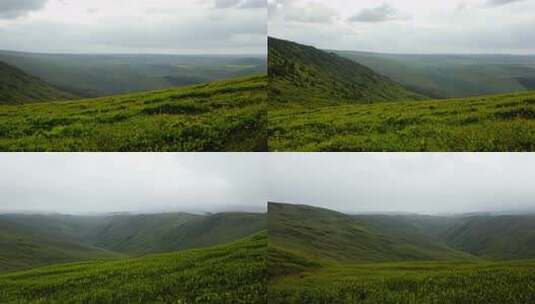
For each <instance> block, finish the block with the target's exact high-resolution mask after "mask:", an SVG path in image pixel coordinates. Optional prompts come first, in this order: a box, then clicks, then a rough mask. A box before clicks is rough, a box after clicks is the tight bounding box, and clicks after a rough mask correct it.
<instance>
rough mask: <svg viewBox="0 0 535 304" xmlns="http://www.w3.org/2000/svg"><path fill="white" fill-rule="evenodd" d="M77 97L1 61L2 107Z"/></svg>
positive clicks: (0, 95)
mask: <svg viewBox="0 0 535 304" xmlns="http://www.w3.org/2000/svg"><path fill="white" fill-rule="evenodd" d="M74 98H76V96H74V95H73V94H70V93H66V92H62V91H60V90H58V89H57V88H55V87H53V86H51V85H49V84H48V83H45V82H44V81H42V80H41V79H39V78H37V77H34V76H31V75H28V74H26V73H24V72H23V71H22V70H20V69H18V68H16V67H14V66H11V65H9V64H6V63H4V62H1V61H0V105H1V104H20V103H30V102H40V101H53V100H67V99H74Z"/></svg>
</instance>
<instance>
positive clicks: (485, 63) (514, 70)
mask: <svg viewBox="0 0 535 304" xmlns="http://www.w3.org/2000/svg"><path fill="white" fill-rule="evenodd" d="M334 52H335V53H336V54H338V55H340V56H343V57H345V58H348V59H351V60H353V61H355V62H358V63H360V64H363V65H365V66H367V67H369V68H371V69H373V70H374V71H376V72H377V73H380V74H381V75H385V76H387V77H389V78H391V79H393V80H395V81H397V82H399V83H401V84H402V85H403V86H405V87H406V88H410V89H411V90H412V91H415V92H419V93H421V94H424V95H426V96H429V97H432V98H454V97H468V96H478V95H490V94H504V93H510V92H521V91H527V90H535V56H526V55H435V54H429V55H416V54H380V53H366V52H355V51H334Z"/></svg>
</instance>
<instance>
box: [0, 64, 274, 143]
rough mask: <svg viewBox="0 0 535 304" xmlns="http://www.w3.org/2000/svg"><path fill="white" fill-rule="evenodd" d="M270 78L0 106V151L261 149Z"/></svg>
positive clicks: (264, 137)
mask: <svg viewBox="0 0 535 304" xmlns="http://www.w3.org/2000/svg"><path fill="white" fill-rule="evenodd" d="M266 84H267V77H266V76H265V75H259V76H254V77H248V78H238V79H231V80H225V81H219V82H214V83H209V84H203V85H196V86H191V87H183V88H175V89H167V90H161V91H153V92H144V93H137V94H130V95H121V96H111V97H103V98H98V99H89V100H77V101H67V102H54V103H41V104H28V105H21V106H13V105H4V106H0V151H263V150H266V149H267V140H266V125H267V118H266V116H267V115H266V111H267V109H266V104H267V92H266Z"/></svg>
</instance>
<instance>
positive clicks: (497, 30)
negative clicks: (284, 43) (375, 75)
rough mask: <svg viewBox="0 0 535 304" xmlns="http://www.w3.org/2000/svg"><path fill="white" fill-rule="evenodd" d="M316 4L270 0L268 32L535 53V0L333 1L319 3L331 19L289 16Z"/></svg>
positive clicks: (333, 43) (437, 49) (359, 45)
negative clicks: (534, 30) (328, 12)
mask: <svg viewBox="0 0 535 304" xmlns="http://www.w3.org/2000/svg"><path fill="white" fill-rule="evenodd" d="M317 2H318V1H315V0H270V1H269V2H268V8H269V21H268V23H269V27H268V28H269V34H270V35H271V36H275V37H279V38H283V39H288V40H293V41H297V42H301V43H305V44H310V45H314V46H316V47H319V48H325V49H346V50H360V51H371V52H392V53H514V54H535V39H531V37H530V35H529V33H533V28H535V19H534V18H533V13H532V12H533V11H535V1H526V0H524V1H522V0H513V1H511V0H510V1H506V0H452V1H424V0H384V1H377V0H359V1H353V0H330V1H321V2H320V3H321V4H322V5H323V6H325V7H326V9H325V11H332V12H333V13H332V14H331V15H333V16H334V15H335V16H336V17H335V18H333V19H331V20H330V22H324V23H321V22H315V23H310V22H308V23H305V22H296V21H295V20H292V18H287V17H286V16H287V15H288V14H290V15H292V14H294V13H293V10H292V8H295V7H300V8H305V7H311V6H313V5H314V3H317ZM513 3H514V4H513ZM506 4H510V5H506ZM303 12H304V10H303ZM303 16H306V14H305V13H302V14H301V17H303ZM496 20H499V22H494V21H496ZM531 36H533V35H531Z"/></svg>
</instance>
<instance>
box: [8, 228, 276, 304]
mask: <svg viewBox="0 0 535 304" xmlns="http://www.w3.org/2000/svg"><path fill="white" fill-rule="evenodd" d="M265 253H266V233H265V232H264V233H260V234H257V235H254V236H251V237H249V238H247V239H244V240H241V241H238V242H235V243H232V244H227V245H222V246H217V247H211V248H205V249H196V250H189V251H182V252H177V253H168V254H162V255H151V256H146V257H142V258H136V259H125V260H121V261H114V262H84V263H75V264H66V265H54V266H49V267H44V268H38V269H34V270H30V271H25V272H16V273H9V274H0V302H1V303H6V304H10V303H204V304H210V303H214V304H216V303H217V304H219V303H229V304H230V303H250V304H257V303H258V304H261V303H266V297H267V294H266V263H265V261H266V254H265Z"/></svg>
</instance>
